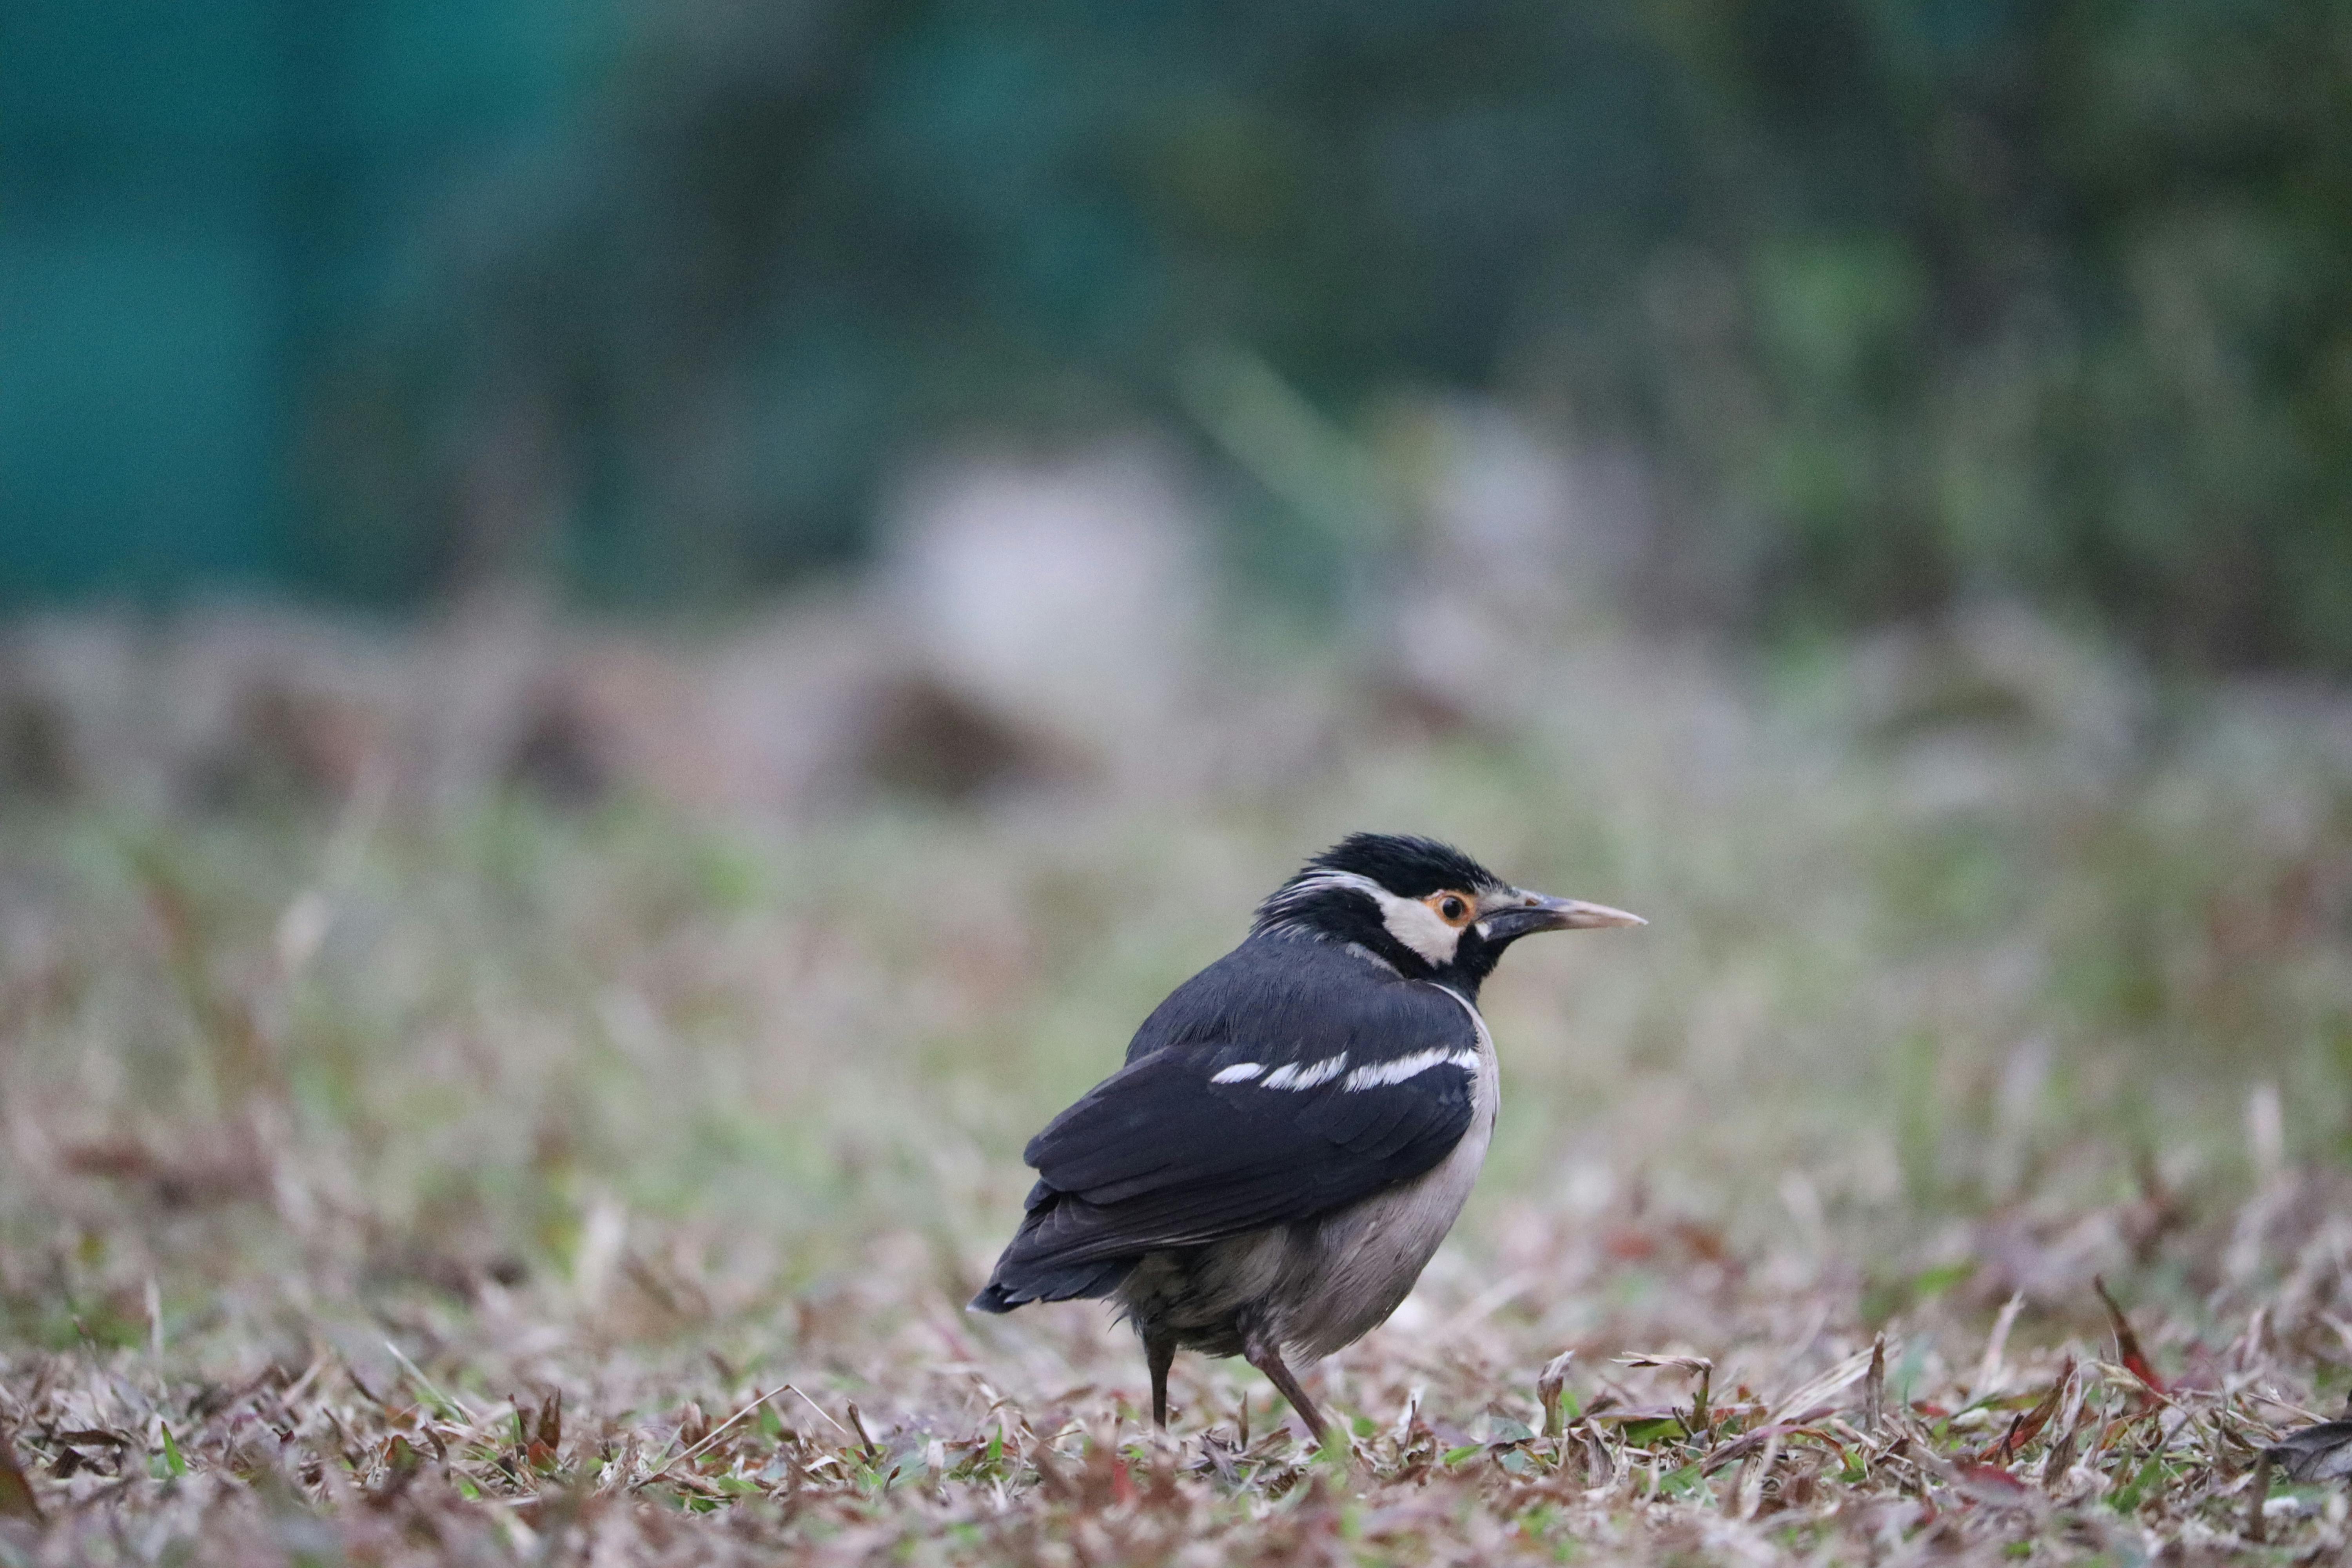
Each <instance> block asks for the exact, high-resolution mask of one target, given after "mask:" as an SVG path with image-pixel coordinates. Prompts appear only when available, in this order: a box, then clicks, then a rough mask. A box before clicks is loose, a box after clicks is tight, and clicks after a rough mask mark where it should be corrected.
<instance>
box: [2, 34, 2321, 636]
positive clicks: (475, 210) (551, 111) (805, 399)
mask: <svg viewBox="0 0 2352 1568" xmlns="http://www.w3.org/2000/svg"><path fill="white" fill-rule="evenodd" d="M2347 62H2352V11H2347V8H2346V7H2345V6H2344V5H2340V4H2335V3H2330V0H2275V3H2269V4H2251V3H2233V0H2137V3H2134V4H2116V3H2114V0H2054V3H2048V4H2037V5H2023V4H2018V3H2015V0H1927V3H1923V4H1916V5H1890V4H1875V3H1870V0H1806V3H1802V4H1800V3H1797V0H1747V3H1738V0H1731V3H1724V4H1717V5H1698V4H1692V3H1690V0H1590V3H1585V4H1579V5H1538V4H1527V3H1515V0H1471V3H1467V4H1454V5H1428V4H1420V3H1415V0H1357V3H1354V4H1349V5H1330V4H1300V5H1278V6H1259V5H1234V4H1218V3H1213V0H1162V3H1155V4H1148V5H1125V6H1105V5H1075V4H1069V3H1067V0H1041V3H1034V4H1029V5H992V4H988V3H985V0H932V3H882V0H811V3H805V4H793V5H736V4H723V3H719V0H672V3H667V4H663V5H649V4H642V3H635V0H497V3H495V4H477V5H454V4H448V3H446V0H442V3H439V4H434V3H426V0H411V3H399V4H393V3H387V0H354V3H352V4H347V5H334V6H302V5H288V4H284V3H283V0H209V3H207V4H205V5H171V6H164V5H136V4H131V3H129V0H16V3H15V4H13V5H10V6H8V7H7V8H6V10H5V13H0V364H5V374H0V599H5V602H6V603H9V604H13V605H18V606H22V605H34V604H53V603H57V602H59V601H85V602H86V601H90V600H93V599H96V600H107V601H124V600H128V601H132V602H153V603H170V602H173V601H179V600H184V599H186V598H187V597H188V596H189V595H192V594H205V593H210V592H213V591H215V590H216V589H219V588H221V587H223V586H228V587H234V588H237V589H240V590H250V589H255V588H260V589H263V590H269V591H285V592H290V593H293V594H297V595H303V596H306V597H310V598H313V599H320V600H323V601H326V602H328V603H331V604H332V603H341V604H351V605H366V606H374V607H392V608H405V607H413V606H417V605H431V604H434V603H436V602H439V601H441V600H443V599H445V598H446V596H448V595H453V594H457V593H462V592H463V591H464V590H465V589H466V588H467V587H468V586H469V585H470V584H473V583H474V582H476V581H478V580H480V579H483V578H486V577H487V578H509V577H512V576H514V575H516V574H521V575H525V576H529V577H531V578H533V579H535V580H538V581H541V582H546V583H551V584H559V585H560V586H561V588H562V591H563V592H564V593H565V594H566V595H569V596H571V597H572V598H573V599H574V600H575V601H576V602H582V603H586V604H590V605H603V606H608V607H628V608H648V609H661V610H673V609H676V608H677V607H678V606H681V605H695V606H699V605H710V604H713V603H725V602H728V601H730V600H741V599H744V598H746V597H748V596H752V595H760V594H762V593H765V592H767V591H769V590H772V589H774V588H776V587H779V586H781V585H784V584H790V583H792V582H793V581H794V580H795V579H796V578H798V577H800V576H802V575H803V574H806V573H808V572H809V571H810V570H811V569H813V568H817V567H822V566H824V565H827V564H829V563H841V562H845V561H854V560H855V559H856V558H857V557H858V556H859V555H860V554H861V553H862V552H866V551H867V550H868V549H869V548H870V546H871V540H872V535H873V533H874V523H873V521H872V520H873V518H874V515H875V497H876V494H877V487H878V486H880V485H882V484H883V483H884V481H885V479H887V475H888V474H889V473H890V472H891V471H892V469H893V466H894V465H896V464H899V463H901V462H904V461H906V460H908V458H909V456H910V455H912V454H919V453H920V452H922V451H923V450H925V449H927V447H929V446H930V445H931V444H933V443H936V442H938V441H940V440H941V439H944V438H948V437H951V436H953V435H955V434H956V433H958V432H961V431H969V430H971V429H972V428H975V427H981V428H985V429H988V430H991V431H993V432H997V433H1000V434H1009V435H1013V436H1018V437H1024V438H1037V437H1047V438H1052V439H1067V438H1070V437H1073V436H1076V437H1085V436H1087V434H1089V433H1091V432H1094V431H1097V430H1099V429H1105V428H1108V429H1128V428H1132V427H1136V426H1144V427H1149V428H1151V429H1154V430H1158V431H1160V432H1163V433H1165V434H1166V436H1167V437H1168V438H1169V439H1171V440H1174V441H1176V442H1178V443H1180V444H1182V445H1184V446H1186V447H1190V448H1191V449H1192V452H1193V455H1194V456H1195V458H1197V460H1198V461H1199V463H1200V464H1201V466H1202V472H1203V473H1204V474H1205V475H1206V482H1207V484H1208V485H1209V486H1210V487H1211V488H1212V489H1213V490H1215V491H1216V492H1217V493H1216V500H1217V504H1218V506H1219V508H1220V510H1221V512H1222V514H1223V516H1224V517H1225V518H1227V519H1228V520H1229V525H1230V530H1231V531H1232V534H1233V538H1232V539H1231V540H1229V541H1228V543H1229V544H1231V545H1232V550H1231V554H1232V558H1233V561H1234V563H1236V564H1237V568H1238V570H1239V571H1240V572H1241V574H1244V575H1245V576H1249V577H1253V578H1255V579H1256V580H1258V581H1259V583H1260V584H1261V585H1262V586H1265V587H1266V588H1269V589H1271V590H1273V591H1275V592H1276V593H1278V594H1281V595H1287V596H1289V597H1291V598H1293V599H1296V600H1299V601H1302V602H1306V603H1309V604H1313V603H1315V602H1318V595H1319V596H1321V597H1323V598H1328V593H1329V590H1328V584H1329V583H1330V582H1331V581H1332V580H1334V578H1335V577H1336V576H1343V575H1344V568H1345V566H1346V564H1347V563H1346V561H1345V559H1344V558H1345V557H1346V556H1347V554H1348V553H1349V552H1350V550H1352V549H1355V548H1358V547H1360V541H1361V538H1363V537H1368V536H1370V533H1372V532H1374V531H1371V530H1368V531H1366V532H1365V533H1364V534H1351V533H1350V532H1349V530H1348V528H1347V527H1346V526H1345V522H1346V519H1345V518H1344V516H1343V517H1341V518H1340V520H1339V521H1340V524H1341V526H1339V527H1337V528H1335V527H1334V526H1333V519H1332V517H1331V516H1328V515H1324V516H1316V515H1311V513H1313V512H1314V511H1315V510H1317V509H1315V508H1313V507H1303V506H1301V505H1300V504H1299V502H1298V498H1297V486H1295V485H1286V484H1284V483H1283V482H1281V476H1280V474H1279V473H1270V472H1269V471H1268V469H1267V468H1266V466H1265V464H1264V463H1263V462H1259V463H1255V464H1254V463H1253V462H1252V461H1250V460H1248V458H1247V453H1246V451H1244V452H1242V453H1239V454H1238V455H1237V452H1236V450H1235V444H1234V442H1233V441H1232V440H1231V439H1229V438H1227V437H1229V436H1230V430H1229V429H1228V428H1227V426H1230V424H1231V421H1230V420H1229V419H1226V418H1225V417H1224V415H1225V414H1228V413H1230V412H1231V409H1232V406H1233V405H1234V399H1235V398H1237V397H1241V396H1242V395H1244V392H1245V391H1246V388H1241V387H1237V384H1236V382H1235V379H1234V376H1232V375H1229V374H1220V373H1219V371H1218V369H1217V367H1218V366H1220V365H1228V366H1229V365H1230V364H1232V363H1245V364H1247V365H1248V366H1250V367H1252V373H1253V374H1256V373H1257V372H1261V371H1262V372H1264V373H1265V376H1266V377H1270V378H1272V381H1273V384H1277V385H1279V386H1280V387H1281V388H1283V389H1285V391H1286V395H1289V396H1291V397H1292V398H1294V399H1295V400H1296V403H1297V405H1298V406H1300V407H1302V408H1304V409H1307V410H1311V411H1313V412H1314V413H1315V414H1317V415H1318V416H1319V417H1321V418H1322V419H1324V420H1326V421H1328V422H1329V424H1330V426H1331V427H1332V428H1334V429H1335V430H1337V431H1339V432H1342V433H1346V434H1347V435H1348V436H1349V437H1350V438H1357V439H1362V440H1364V441H1367V442H1369V443H1370V445H1371V446H1373V447H1378V446H1379V442H1380V437H1379V434H1378V433H1379V431H1380V429H1381V409H1382V407H1383V406H1385V403H1384V400H1387V399H1391V398H1392V397H1394V396H1395V395H1398V394H1399V393H1400V392H1404V391H1427V390H1429V389H1438V390H1448V391H1450V390H1472V391H1477V392H1481V393H1485V394H1491V395H1498V396H1499V397H1501V398H1503V399H1504V400H1506V401H1507V402H1508V403H1509V404H1510V405H1513V406H1514V407H1517V408H1519V409H1522V410H1525V411H1527V413H1528V416H1529V417H1531V418H1533V419H1536V420H1538V421H1539V422H1540V423H1541V424H1542V425H1543V426H1544V427H1545V428H1546V429H1547V430H1549V432H1551V433H1552V435H1553V436H1554V437H1556V438H1557V439H1559V440H1560V441H1562V442H1564V443H1567V444H1569V445H1570V446H1572V447H1578V448H1580V449H1586V450H1591V449H1607V450H1611V451H1615V452H1624V453H1632V454H1634V455H1635V456H1636V460H1637V463H1638V469H1639V472H1640V473H1641V475H1642V476H1643V485H1642V492H1641V493H1642V495H1643V498H1644V500H1643V507H1642V509H1641V511H1642V517H1643V526H1642V528H1641V530H1640V532H1639V538H1638V541H1637V544H1638V548H1637V549H1636V550H1634V552H1633V555H1634V560H1633V565H1632V566H1631V567H1630V568H1628V569H1627V570H1626V571H1625V572H1623V573H1622V590H1623V592H1622V597H1623V600H1624V602H1625V604H1626V605H1627V606H1628V607H1629V608H1630V609H1631V610H1632V611H1633V613H1635V614H1637V615H1639V616H1643V617H1646V618H1650V619H1654V620H1658V621H1663V622H1668V623H1673V624H1679V625H1687V624H1696V625H1699V626H1709V627H1724V628H1729V629H1731V630H1733V631H1735V632H1738V633H1741V634H1750V635H1752V634H1759V633H1760V634H1763V635H1765V636H1767V637H1772V636H1785V635H1787V634H1789V633H1790V632H1792V631H1794V632H1805V633H1810V632H1815V631H1821V630H1836V629H1840V628H1846V627H1853V626H1868V625H1872V624H1875V623H1879V622H1883V621H1886V620H1888V619H1892V618H1899V617H1906V616H1914V615H1916V614H1917V613H1920V612H1923V611H1934V610H1937V609H1939V608H1941V607H1944V606H1947V605H1951V604H1953V603H1955V602H1960V601H1965V600H1968V599H1969V598H1971V597H1973V596H1979V595H1986V594H1992V595H2003V596H2018V595H2023V596H2026V597H2029V598H2031V599H2033V600H2035V601H2037V602H2039V603H2040V604H2041V605H2043V606H2044V608H2045V610H2046V611H2047V612H2048V613H2051V614H2054V615H2056V616H2060V617H2061V618H2071V619H2075V620H2079V621H2083V622H2086V623H2090V624H2094V625H2099V626H2105V627H2108V628H2112V629H2113V631H2115V632H2116V634H2118V635H2119V636H2120V637H2123V638H2124V639H2126V640H2128V641H2130V642H2132V643H2135V644H2137V646H2138V647H2140V648H2141V649H2142V650H2143V651H2144V652H2145V653H2146V654H2147V655H2148V656H2149V657H2151V658H2154V659H2156V660H2157V661H2158V662H2162V663H2171V664H2176V665H2185V666H2188V667H2192V668H2245V667H2257V668H2303V669H2313V670H2321V671H2330V672H2336V673H2341V672H2343V671H2345V670H2347V669H2352V516H2347V497H2352V488H2347V478H2352V474H2348V473H2347V464H2352V441H2347V439H2346V437H2347V431H2352V299H2347V294H2352V139H2347V137H2346V136H2345V135H2344V134H2343V133H2342V126H2343V118H2342V116H2343V110H2344V107H2345V105H2346V103H2347V71H2348V70H2352V63H2347ZM1221 430H1225V431H1226V434H1225V435H1223V436H1221V434H1220V431H1221ZM1242 446H1243V447H1247V443H1246V442H1244V443H1242ZM1325 510H1327V511H1328V510H1332V509H1325ZM1337 510H1340V511H1342V512H1344V511H1345V510H1346V509H1345V507H1344V506H1341V507H1339V508H1338V509H1337Z"/></svg>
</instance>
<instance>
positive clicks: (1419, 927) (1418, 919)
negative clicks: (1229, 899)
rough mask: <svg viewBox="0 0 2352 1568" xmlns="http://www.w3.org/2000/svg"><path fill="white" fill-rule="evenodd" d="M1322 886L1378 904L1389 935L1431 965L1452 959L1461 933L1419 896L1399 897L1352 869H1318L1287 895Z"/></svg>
mask: <svg viewBox="0 0 2352 1568" xmlns="http://www.w3.org/2000/svg"><path fill="white" fill-rule="evenodd" d="M1326 888H1346V889H1350V890H1351V891H1354V892H1359V893H1361V894H1363V895H1364V896H1365V897H1366V898H1368V899H1370V900H1372V902H1374V903H1375V904H1378V905H1379V906H1380V910H1381V924H1382V925H1385V926H1386V927H1388V928H1389V934H1390V935H1391V936H1392V937H1394V938H1396V939H1397V941H1399V942H1402V943H1404V944H1405V946H1407V947H1409V948H1411V949H1412V951H1413V952H1417V953H1419V954H1420V955H1421V956H1422V958H1423V960H1424V961H1426V962H1427V963H1429V964H1430V965H1431V966H1432V967H1433V968H1438V969H1443V968H1444V967H1445V966H1446V965H1447V964H1449V963H1453V962H1454V948H1455V947H1456V946H1457V945H1458V944H1459V943H1460V942H1461V941H1462V932H1461V931H1459V930H1458V929H1456V928H1455V927H1454V926H1450V925H1447V924H1446V923H1445V922H1444V921H1443V920H1441V919H1439V918H1438V913H1437V911H1436V910H1433V909H1431V908H1430V907H1429V906H1428V905H1427V904H1424V903H1423V902H1422V901H1421V900H1419V899H1400V898H1398V897H1397V896H1396V895H1395V894H1394V893H1391V892H1390V891H1389V890H1388V889H1386V888H1383V887H1381V885H1380V884H1379V883H1378V882H1375V881H1373V880H1372V879H1370V877H1365V876H1360V875H1358V874H1357V873H1356V872H1353V871H1318V872H1317V873H1315V875H1313V876H1311V877H1305V878H1301V879H1299V880H1298V882H1297V884H1296V885H1295V886H1293V887H1292V888H1291V889H1289V893H1288V896H1289V897H1290V898H1293V899H1296V898H1298V897H1299V896H1301V895H1303V894H1308V893H1314V892H1319V891H1321V890H1322V889H1326Z"/></svg>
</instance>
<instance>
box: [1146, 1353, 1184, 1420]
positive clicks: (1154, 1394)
mask: <svg viewBox="0 0 2352 1568" xmlns="http://www.w3.org/2000/svg"><path fill="white" fill-rule="evenodd" d="M1143 1359H1144V1360H1145V1361H1146V1362H1148V1363H1150V1366H1151V1424H1152V1425H1153V1426H1157V1427H1159V1428H1160V1430H1161V1431H1163V1432H1164V1431H1166V1430H1167V1429H1168V1369H1169V1367H1170V1366H1171V1365H1172V1364H1173V1363H1175V1360H1176V1342H1175V1340H1173V1339H1172V1338H1171V1339H1157V1340H1155V1339H1152V1338H1150V1337H1149V1336H1147V1337H1146V1338H1145V1340H1144V1342H1143Z"/></svg>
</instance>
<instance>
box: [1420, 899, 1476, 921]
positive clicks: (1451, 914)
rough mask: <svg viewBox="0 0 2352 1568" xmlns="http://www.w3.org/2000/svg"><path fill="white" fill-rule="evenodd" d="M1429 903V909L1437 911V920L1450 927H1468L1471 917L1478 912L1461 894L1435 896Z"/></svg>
mask: <svg viewBox="0 0 2352 1568" xmlns="http://www.w3.org/2000/svg"><path fill="white" fill-rule="evenodd" d="M1428 901H1429V907H1430V908H1431V909H1433V910H1436V911H1437V918H1438V919H1439V920H1442V921H1444V922H1445V923H1446V924H1447V925H1450V926H1465V925H1468V924H1469V923H1470V917H1471V915H1472V914H1474V913H1475V912H1476V911H1475V907H1474V906H1473V905H1472V904H1471V902H1470V901H1469V900H1467V899H1465V898H1464V897H1463V896H1462V895H1461V894H1459V893H1438V894H1434V895H1433V896H1432V897H1431V898H1430V900H1428Z"/></svg>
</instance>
